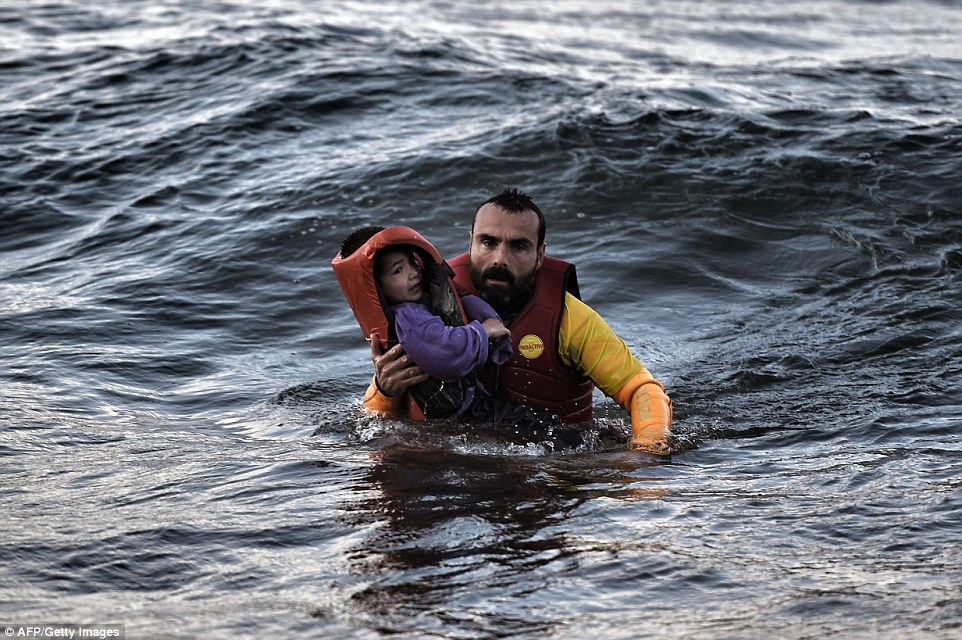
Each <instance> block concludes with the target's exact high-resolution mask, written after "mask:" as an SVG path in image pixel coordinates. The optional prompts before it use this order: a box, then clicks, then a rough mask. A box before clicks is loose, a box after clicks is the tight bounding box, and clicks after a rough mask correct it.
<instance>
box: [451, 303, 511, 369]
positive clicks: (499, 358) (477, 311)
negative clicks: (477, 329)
mask: <svg viewBox="0 0 962 640" xmlns="http://www.w3.org/2000/svg"><path fill="white" fill-rule="evenodd" d="M461 305H462V306H463V307H464V312H465V313H466V314H467V315H468V319H469V320H476V321H478V322H484V321H485V320H487V319H488V318H496V319H498V320H500V319H501V317H500V316H499V315H498V312H497V311H495V310H494V309H493V308H492V307H491V305H490V304H488V303H487V302H485V301H484V300H482V299H481V298H479V297H478V296H474V295H467V296H461ZM482 330H483V329H482ZM511 353H512V349H511V338H510V336H505V337H503V338H498V339H497V340H495V341H494V342H493V343H491V346H490V354H491V356H490V357H491V362H493V363H495V364H504V363H505V362H507V361H508V360H510V359H511Z"/></svg>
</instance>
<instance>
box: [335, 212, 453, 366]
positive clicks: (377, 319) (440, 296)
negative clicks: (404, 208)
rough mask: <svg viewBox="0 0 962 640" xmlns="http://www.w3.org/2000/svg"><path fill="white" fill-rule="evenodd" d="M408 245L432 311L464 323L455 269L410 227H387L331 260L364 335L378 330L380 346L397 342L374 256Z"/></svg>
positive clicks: (444, 317) (387, 345)
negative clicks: (418, 268)
mask: <svg viewBox="0 0 962 640" xmlns="http://www.w3.org/2000/svg"><path fill="white" fill-rule="evenodd" d="M398 246H402V247H405V248H410V249H412V250H413V251H414V252H415V255H416V256H417V257H418V258H419V259H420V262H421V266H422V269H423V272H424V282H425V291H427V292H428V294H429V297H430V307H431V310H432V311H433V312H434V313H436V314H438V315H440V316H441V317H442V319H444V321H445V323H446V324H449V325H462V324H464V323H465V322H464V310H463V308H462V307H461V301H460V298H458V296H457V295H456V293H455V291H454V283H453V282H454V281H453V279H452V278H453V275H454V272H453V271H452V270H451V268H450V267H449V266H448V265H447V263H446V262H445V261H444V260H443V259H442V258H441V254H440V253H439V252H438V250H437V249H436V248H435V247H434V245H433V244H431V243H430V242H428V241H427V240H426V239H425V238H424V236H422V235H421V234H420V233H418V232H417V231H415V230H414V229H411V228H410V227H404V226H396V227H388V228H387V229H384V230H383V231H380V232H378V233H376V234H375V235H373V236H371V238H370V239H369V240H368V241H367V242H365V243H364V244H363V245H361V246H360V247H359V248H358V249H357V250H356V251H355V252H354V253H352V254H351V255H349V256H347V257H346V258H345V257H343V256H341V252H340V251H338V253H337V255H336V256H334V259H333V260H332V261H331V266H332V267H333V268H334V275H335V276H336V277H337V282H338V284H340V285H341V291H343V292H344V297H345V298H347V302H348V304H350V305H351V311H353V312H354V317H355V318H356V319H357V323H358V325H360V327H361V332H362V333H363V334H364V338H365V339H367V338H369V337H370V335H371V334H372V333H377V335H378V337H379V338H380V340H381V347H382V348H384V349H387V348H388V347H389V346H390V345H392V344H395V343H396V342H397V335H396V334H395V331H394V323H393V316H392V314H391V312H390V308H389V307H388V305H387V304H386V302H385V301H384V300H383V298H382V296H381V294H380V287H378V284H377V275H376V274H375V257H376V255H377V253H378V252H379V251H381V250H383V249H386V248H388V247H398Z"/></svg>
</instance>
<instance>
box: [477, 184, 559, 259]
mask: <svg viewBox="0 0 962 640" xmlns="http://www.w3.org/2000/svg"><path fill="white" fill-rule="evenodd" d="M486 204H493V205H495V206H496V207H498V208H501V209H504V210H505V211H507V212H509V213H524V212H525V211H534V212H535V214H536V215H537V216H538V246H539V247H540V246H541V245H543V244H544V235H545V222H544V214H543V213H541V209H539V208H538V205H536V204H535V203H534V200H532V199H531V196H529V195H528V194H526V193H522V192H521V191H519V190H517V189H505V190H504V191H502V192H501V193H499V194H498V195H496V196H491V197H490V198H488V199H487V200H485V201H484V202H482V203H481V205H480V206H479V207H478V209H475V211H474V217H475V219H477V217H478V210H479V209H481V207H483V206H484V205H486ZM471 230H472V231H474V220H472V221H471Z"/></svg>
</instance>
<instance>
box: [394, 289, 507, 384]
mask: <svg viewBox="0 0 962 640" xmlns="http://www.w3.org/2000/svg"><path fill="white" fill-rule="evenodd" d="M392 311H394V326H395V329H396V330H397V337H398V341H399V342H400V343H401V346H402V347H404V350H405V351H406V352H407V353H408V355H409V356H411V359H412V360H414V362H415V363H417V365H418V366H419V367H421V368H422V369H424V371H425V372H426V373H428V374H430V375H432V376H434V377H436V378H440V379H441V380H445V381H448V382H453V381H455V380H460V379H461V378H463V377H464V376H466V375H468V374H469V373H471V372H472V371H474V370H475V369H476V368H477V367H479V366H480V365H481V364H483V363H484V361H485V360H487V359H488V338H487V334H486V333H485V332H484V329H483V328H482V327H481V323H480V322H477V321H474V322H471V323H470V324H467V325H465V326H462V327H449V326H446V325H445V324H444V322H443V321H442V320H441V318H439V317H438V316H435V315H432V314H431V312H430V311H429V310H428V308H427V307H425V306H424V305H421V304H417V303H413V302H409V303H405V304H399V305H396V306H394V307H392Z"/></svg>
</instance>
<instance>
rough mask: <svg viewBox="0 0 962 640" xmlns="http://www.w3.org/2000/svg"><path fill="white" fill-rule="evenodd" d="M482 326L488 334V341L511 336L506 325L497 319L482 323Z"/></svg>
mask: <svg viewBox="0 0 962 640" xmlns="http://www.w3.org/2000/svg"><path fill="white" fill-rule="evenodd" d="M481 326H482V327H484V332H485V333H486V334H488V340H497V339H498V338H504V337H505V336H510V335H511V332H510V331H508V328H507V327H506V326H504V323H503V322H501V321H500V320H498V319H497V318H488V319H487V320H485V321H484V322H482V323H481Z"/></svg>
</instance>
